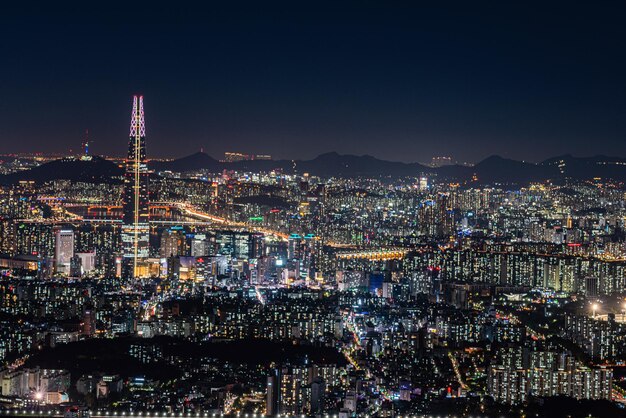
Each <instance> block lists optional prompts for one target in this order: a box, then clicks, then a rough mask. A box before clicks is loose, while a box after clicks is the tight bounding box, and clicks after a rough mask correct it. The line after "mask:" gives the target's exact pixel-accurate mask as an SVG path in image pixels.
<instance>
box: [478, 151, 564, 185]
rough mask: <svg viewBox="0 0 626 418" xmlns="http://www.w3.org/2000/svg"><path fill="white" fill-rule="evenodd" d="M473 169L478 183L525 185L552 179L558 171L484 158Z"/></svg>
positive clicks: (494, 156)
mask: <svg viewBox="0 0 626 418" xmlns="http://www.w3.org/2000/svg"><path fill="white" fill-rule="evenodd" d="M472 168H473V174H475V175H476V177H477V178H478V181H479V182H480V183H489V184H491V183H501V184H526V183H531V182H540V181H545V180H549V179H554V178H555V177H557V176H558V171H557V170H554V168H553V167H549V166H543V165H538V164H533V163H527V162H523V161H516V160H511V159H508V158H502V157H500V156H497V155H492V156H491V157H488V158H485V159H484V160H482V161H481V162H479V163H478V164H476V165H475V166H474V167H472Z"/></svg>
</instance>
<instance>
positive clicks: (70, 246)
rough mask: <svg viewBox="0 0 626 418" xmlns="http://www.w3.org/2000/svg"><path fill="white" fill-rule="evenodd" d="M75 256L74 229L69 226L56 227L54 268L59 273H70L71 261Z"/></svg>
mask: <svg viewBox="0 0 626 418" xmlns="http://www.w3.org/2000/svg"><path fill="white" fill-rule="evenodd" d="M72 257H74V231H73V230H72V229H69V228H55V231H54V269H55V271H56V272H57V273H59V274H69V273H70V263H71V261H72Z"/></svg>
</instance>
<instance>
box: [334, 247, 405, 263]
mask: <svg viewBox="0 0 626 418" xmlns="http://www.w3.org/2000/svg"><path fill="white" fill-rule="evenodd" d="M408 253H409V250H407V249H405V248H388V249H372V250H357V251H346V252H340V253H337V259H339V260H371V261H387V260H401V259H403V258H404V257H406V255H407V254H408Z"/></svg>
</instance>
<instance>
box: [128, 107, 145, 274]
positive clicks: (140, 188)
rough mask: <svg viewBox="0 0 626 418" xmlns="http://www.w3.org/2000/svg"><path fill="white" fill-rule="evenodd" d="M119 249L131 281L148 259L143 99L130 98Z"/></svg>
mask: <svg viewBox="0 0 626 418" xmlns="http://www.w3.org/2000/svg"><path fill="white" fill-rule="evenodd" d="M123 198H124V202H123V203H124V223H123V228H122V245H123V248H124V258H125V259H126V261H127V265H129V267H130V275H131V277H138V276H139V270H138V268H137V267H138V263H140V262H141V260H142V259H145V258H146V257H148V255H149V231H150V229H149V224H148V217H149V211H148V166H147V164H146V124H145V119H144V111H143V96H134V97H133V111H132V114H131V120H130V138H129V141H128V158H127V159H126V174H125V176H124V197H123Z"/></svg>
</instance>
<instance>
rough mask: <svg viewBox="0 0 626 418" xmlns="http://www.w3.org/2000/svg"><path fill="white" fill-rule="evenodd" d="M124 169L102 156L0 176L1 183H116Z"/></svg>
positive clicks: (44, 165)
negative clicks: (59, 181) (25, 181)
mask: <svg viewBox="0 0 626 418" xmlns="http://www.w3.org/2000/svg"><path fill="white" fill-rule="evenodd" d="M123 174H124V170H123V169H122V168H120V167H119V166H118V165H117V164H115V163H113V162H111V161H109V160H105V159H104V158H101V157H92V158H91V160H78V159H61V160H55V161H50V162H48V163H45V164H42V165H40V166H37V167H34V168H31V169H30V170H24V171H18V172H17V173H12V174H7V175H4V176H0V184H14V183H17V182H19V181H24V180H32V181H34V182H36V183H43V182H46V181H51V180H72V181H82V182H90V183H115V182H118V181H120V180H121V179H120V176H122V175H123Z"/></svg>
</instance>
